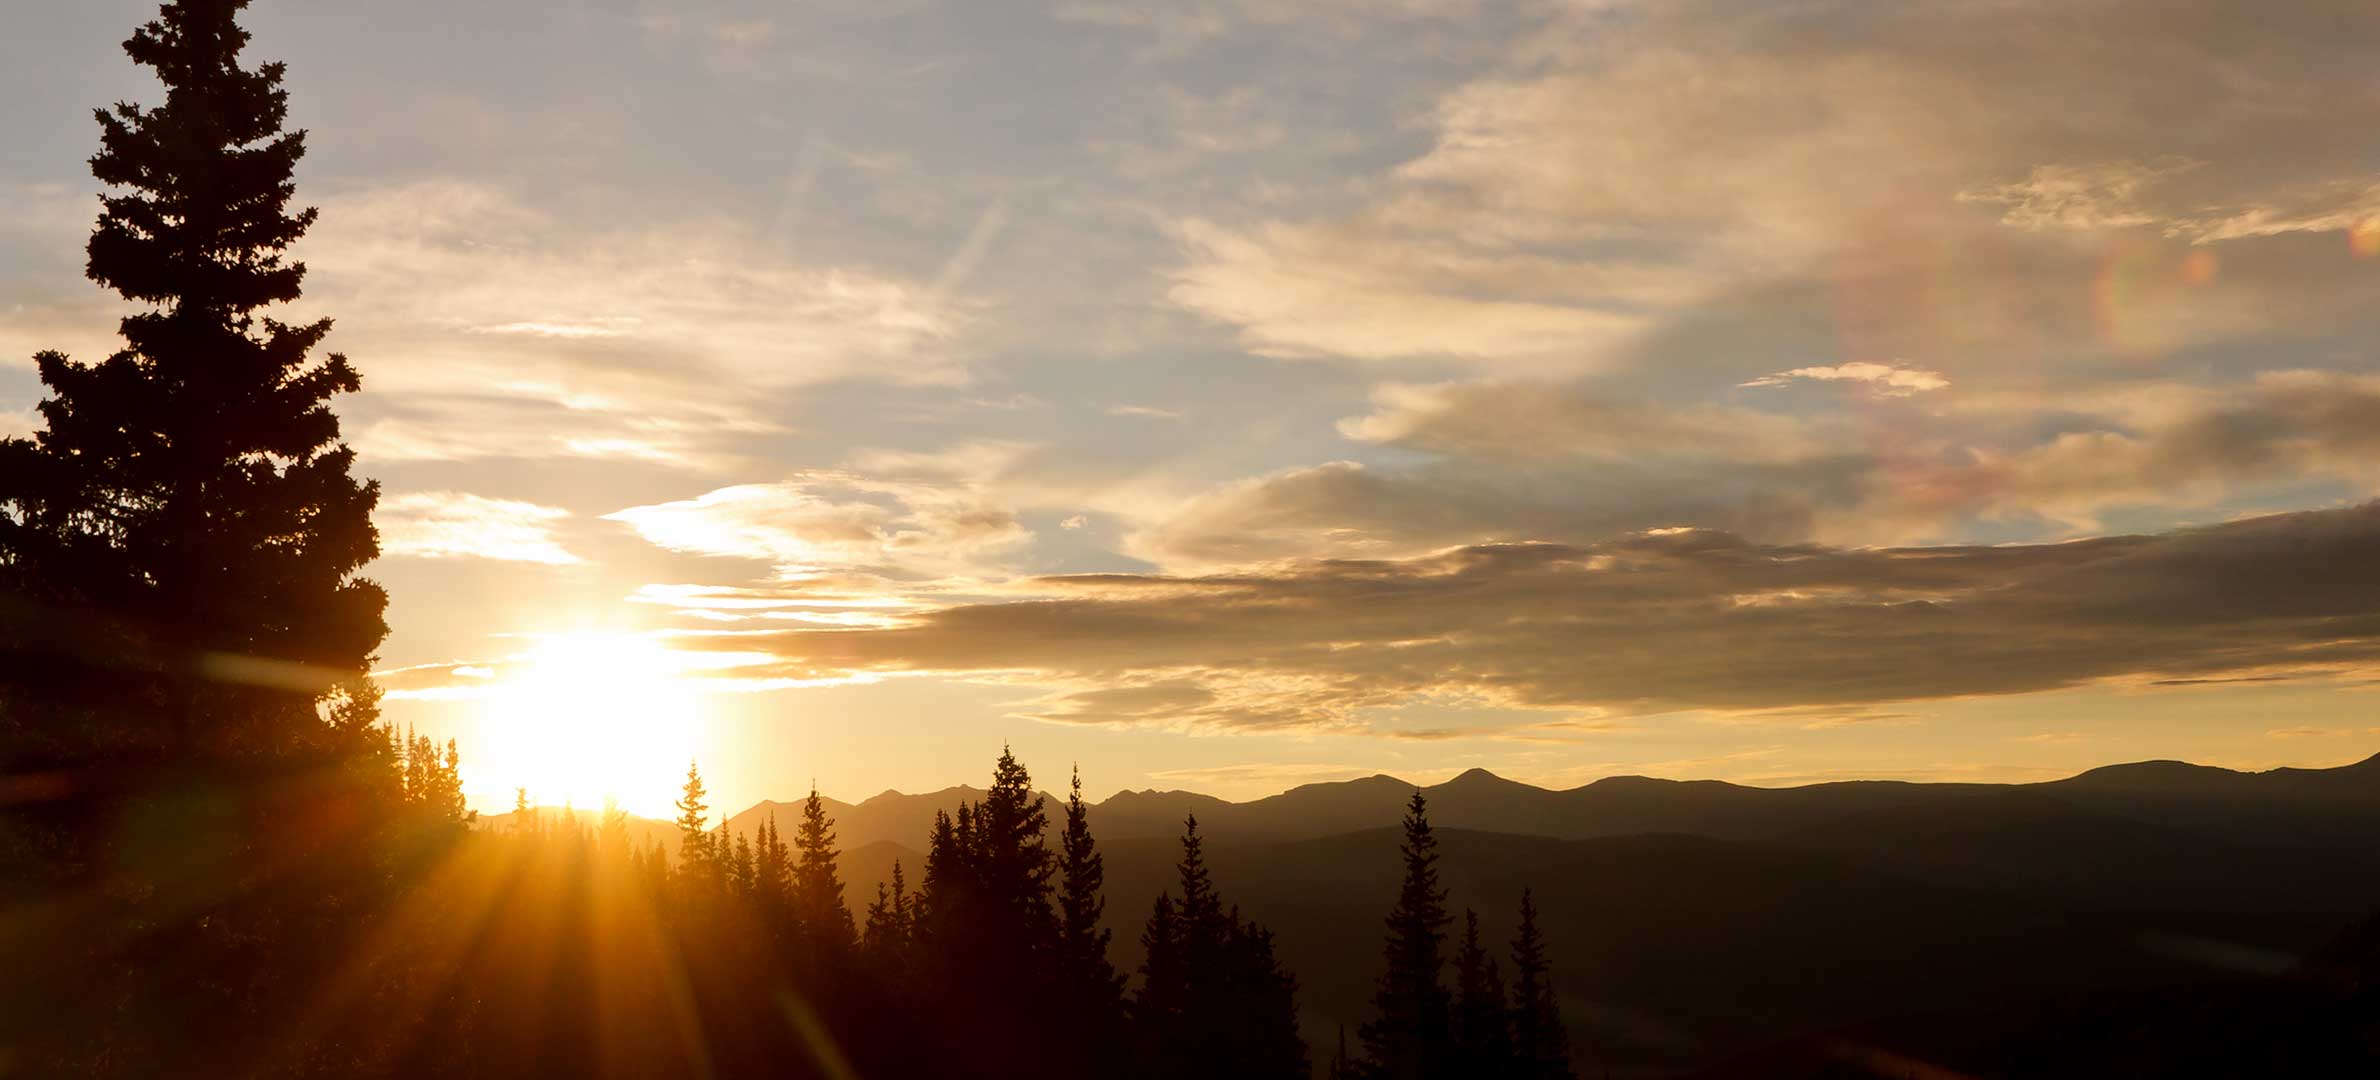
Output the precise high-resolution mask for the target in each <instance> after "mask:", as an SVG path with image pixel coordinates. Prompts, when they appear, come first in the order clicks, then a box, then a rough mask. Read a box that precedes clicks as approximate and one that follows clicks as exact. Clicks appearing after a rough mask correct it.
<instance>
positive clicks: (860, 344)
mask: <svg viewBox="0 0 2380 1080" xmlns="http://www.w3.org/2000/svg"><path fill="white" fill-rule="evenodd" d="M589 220H611V219H607V218H605V217H603V216H602V215H600V214H599V213H594V212H590V211H589V210H588V209H587V208H580V212H579V213H578V214H576V215H575V216H573V215H565V214H563V213H560V212H558V211H556V210H551V209H548V208H546V207H544V206H542V205H538V204H533V203H531V202H529V201H527V200H525V199H522V198H520V197H518V196H517V195H515V194H514V193H512V192H511V191H509V190H507V189H504V188H501V187H497V186H493V185H488V184H480V183H468V182H463V181H456V180H435V181H422V182H418V183H413V184H408V185H403V186H396V187H374V188H367V189H361V190H356V191H352V192H347V193H342V194H337V195H334V196H333V197H330V198H328V199H325V200H324V201H323V204H322V220H321V224H320V225H318V226H317V227H316V229H315V230H314V232H313V234H312V235H311V236H309V237H308V238H307V240H306V242H305V247H304V251H303V254H304V256H305V257H306V259H307V260H308V263H309V265H311V266H313V267H315V272H314V274H313V275H312V276H311V277H310V278H309V280H308V282H307V299H306V307H307V308H308V309H316V308H318V309H319V310H322V311H326V312H330V313H333V314H336V315H337V316H338V318H339V324H338V335H337V341H336V342H335V345H336V346H337V347H339V348H341V349H344V350H346V351H347V352H349V353H351V354H352V355H353V356H354V358H355V360H356V362H357V364H358V366H359V367H360V368H361V369H362V371H363V373H364V384H365V393H364V395H363V396H362V397H361V398H359V399H358V401H357V403H356V404H355V405H354V406H353V407H352V410H351V425H352V426H351V430H352V431H353V432H354V435H355V438H354V442H355V444H356V446H357V448H358V450H359V451H360V452H361V453H362V455H363V456H364V459H365V462H366V465H367V466H369V465H370V463H371V462H372V461H375V460H381V461H462V460H474V459H481V458H617V459H629V460H639V461H645V462H650V463H655V464H663V465H670V466H675V467H694V468H713V467H720V466H722V465H724V464H727V463H729V462H731V461H732V458H731V457H730V456H728V455H727V454H726V453H725V452H724V449H723V448H724V447H725V446H726V445H727V444H729V443H730V442H731V441H732V440H733V439H735V438H737V437H739V436H749V435H755V434H763V433H767V432H771V431H774V430H776V428H777V425H776V424H775V422H774V421H773V420H772V419H771V418H770V416H769V412H770V410H769V409H768V408H767V405H768V403H769V402H771V401H772V400H773V399H774V398H775V397H777V396H778V395H781V394H783V393H785V392H787V391H789V390H793V389H797V388H801V387H805V386H810V385H814V384H817V383H820V382H825V381H829V380H836V379H852V378H860V379H869V380H873V381H881V382H889V383H896V384H906V385H946V384H953V383H956V382H959V381H961V380H963V378H964V377H965V374H964V369H963V368H962V366H961V365H960V363H959V362H958V361H957V360H956V359H954V358H953V357H952V356H951V354H950V351H949V349H948V348H947V347H946V346H947V343H948V342H949V341H950V339H951V338H952V336H953V335H954V334H955V333H956V331H957V329H958V327H959V326H960V325H961V324H962V322H963V315H962V301H960V300H958V299H956V298H952V297H945V296H941V295H938V294H936V293H935V292H934V290H933V289H932V288H931V287H930V286H929V285H926V284H920V283H917V282H912V281H906V280H902V279H898V278H894V277H888V276H884V275H879V274H874V273H871V272H868V271H866V270H864V269H859V268H855V267H848V266H833V265H815V264H808V263H802V262H797V261H794V260H791V259H788V258H786V257H785V256H784V255H782V254H780V253H778V252H775V251H772V250H769V249H768V248H766V247H765V246H763V245H761V244H760V243H758V242H757V240H758V238H757V237H756V236H755V235H754V234H753V232H752V230H751V229H750V228H749V227H748V226H746V225H745V224H744V223H740V222H734V221H729V220H724V219H718V218H710V217H704V216H700V215H692V214H689V215H681V216H678V217H674V218H664V219H659V220H655V219H653V218H650V217H645V218H641V219H632V220H640V221H642V222H643V223H641V224H637V225H598V226H595V227H588V226H587V225H586V224H585V223H586V222H587V221H589Z"/></svg>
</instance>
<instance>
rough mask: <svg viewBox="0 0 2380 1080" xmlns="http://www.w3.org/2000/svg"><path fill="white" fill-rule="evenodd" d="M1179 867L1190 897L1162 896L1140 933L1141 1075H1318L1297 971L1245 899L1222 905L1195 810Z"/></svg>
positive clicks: (1137, 1021)
mask: <svg viewBox="0 0 2380 1080" xmlns="http://www.w3.org/2000/svg"><path fill="white" fill-rule="evenodd" d="M1174 874H1175V877H1176V879H1177V882H1178V884H1179V885H1180V887H1181V891H1182V899H1181V900H1180V901H1176V900H1174V899H1173V897H1172V896H1171V894H1165V895H1160V896H1159V897H1158V898H1157V901H1156V903H1155V905H1154V906H1153V907H1152V908H1151V910H1150V913H1149V921H1148V924H1147V926H1146V927H1145V928H1144V929H1143V930H1142V932H1141V946H1142V949H1143V951H1144V956H1145V959H1144V960H1143V962H1142V965H1141V986H1140V989H1139V991H1138V992H1137V993H1136V994H1135V995H1134V998H1133V1008H1132V1022H1133V1041H1134V1053H1135V1062H1134V1066H1135V1067H1134V1075H1135V1076H1142V1077H1155V1078H1163V1080H1173V1078H1179V1080H1189V1078H1192V1077H1209V1076H1233V1077H1251V1078H1273V1077H1278V1078H1282V1080H1289V1078H1299V1080H1303V1078H1306V1077H1308V1076H1310V1074H1311V1072H1312V1068H1311V1066H1310V1064H1309V1063H1308V1061H1307V1057H1306V1044H1305V1040H1304V1039H1303V1038H1302V1037H1301V1036H1300V1035H1299V1034H1298V1027H1297V1001H1296V998H1297V980H1296V979H1294V978H1292V977H1291V976H1290V975H1289V974H1288V972H1286V971H1284V970H1283V969H1282V968H1281V966H1280V963H1279V961H1278V959H1277V957H1276V956H1275V955H1274V950H1273V935H1272V932H1271V931H1269V930H1266V929H1264V928H1262V927H1259V926H1255V925H1253V924H1251V923H1248V922H1247V921H1245V920H1243V919H1241V918H1240V913H1239V909H1238V908H1233V909H1231V910H1229V911H1225V910H1224V909H1223V906H1222V900H1221V897H1220V896H1218V895H1217V893H1216V891H1215V887H1214V878H1213V876H1212V875H1211V874H1210V873H1209V872H1208V870H1207V866H1206V849H1205V843H1204V841H1202V840H1201V839H1200V838H1199V835H1198V818H1197V816H1196V815H1187V816H1185V817H1184V818H1183V821H1182V858H1181V861H1180V862H1178V863H1176V864H1175V866H1174Z"/></svg>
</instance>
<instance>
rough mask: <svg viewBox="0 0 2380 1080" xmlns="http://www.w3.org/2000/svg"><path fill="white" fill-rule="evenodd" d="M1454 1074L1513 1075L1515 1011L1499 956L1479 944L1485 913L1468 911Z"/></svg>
mask: <svg viewBox="0 0 2380 1080" xmlns="http://www.w3.org/2000/svg"><path fill="white" fill-rule="evenodd" d="M1454 994H1455V997H1454V1031H1453V1049H1452V1057H1451V1059H1450V1063H1451V1065H1452V1069H1451V1073H1452V1075H1455V1076H1461V1077H1476V1078H1478V1080H1504V1078H1507V1077H1510V1076H1512V1075H1513V1072H1514V1066H1515V1059H1514V1057H1513V1053H1512V1012H1511V1009H1510V1006H1509V1003H1508V1002H1507V1001H1506V1000H1505V997H1504V976H1503V974H1502V973H1501V972H1499V971H1498V970H1497V969H1496V958H1495V957H1494V956H1492V955H1490V954H1489V953H1488V951H1487V950H1486V948H1484V947H1482V946H1481V945H1480V942H1479V913H1478V912H1476V911H1473V910H1471V909H1469V908H1465V909H1463V941H1462V944H1461V945H1459V946H1457V947H1456V948H1455V953H1454Z"/></svg>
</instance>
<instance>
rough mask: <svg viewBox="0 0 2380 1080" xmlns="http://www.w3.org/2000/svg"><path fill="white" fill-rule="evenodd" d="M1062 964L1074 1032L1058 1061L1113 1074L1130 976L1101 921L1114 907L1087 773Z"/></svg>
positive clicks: (1076, 788)
mask: <svg viewBox="0 0 2380 1080" xmlns="http://www.w3.org/2000/svg"><path fill="white" fill-rule="evenodd" d="M1058 872H1059V876H1060V882H1061V884H1060V888H1059V890H1058V913H1059V923H1060V925H1059V928H1058V933H1059V940H1058V958H1057V960H1058V963H1059V965H1060V967H1061V970H1060V972H1059V980H1060V983H1061V986H1060V1001H1061V1002H1062V1007H1064V1008H1065V1009H1067V1010H1068V1011H1069V1012H1070V1013H1071V1014H1072V1016H1071V1018H1070V1020H1071V1024H1070V1026H1071V1027H1072V1028H1073V1033H1072V1036H1071V1037H1070V1038H1069V1039H1067V1040H1065V1041H1064V1042H1061V1043H1060V1044H1059V1046H1058V1048H1057V1050H1058V1054H1059V1060H1058V1061H1056V1062H1053V1063H1052V1064H1053V1068H1054V1070H1055V1071H1056V1072H1057V1073H1058V1074H1059V1075H1064V1076H1081V1077H1093V1076H1110V1075H1114V1073H1115V1072H1116V1070H1117V1069H1118V1068H1120V1067H1121V1066H1122V1064H1123V1062H1122V1060H1121V1058H1122V1054H1123V1041H1124V1030H1123V1024H1124V977H1123V976H1122V975H1120V974H1118V973H1117V972H1116V968H1115V965H1114V964H1112V963H1109V962H1108V958H1107V945H1108V941H1109V939H1110V938H1111V937H1112V936H1113V934H1112V932H1111V931H1109V930H1107V929H1105V928H1103V927H1101V926H1100V925H1099V921H1100V916H1101V915H1102V914H1104V913H1105V911H1106V910H1107V900H1106V898H1105V897H1103V896H1102V895H1101V892H1100V890H1101V889H1102V888H1103V887H1104V885H1105V884H1106V879H1107V871H1106V862H1105V860H1104V859H1102V858H1101V857H1100V855H1099V850H1098V847H1097V845H1096V844H1095V843H1094V842H1093V841H1092V839H1091V820H1090V807H1089V806H1088V805H1087V804H1086V803H1084V802H1083V774H1082V769H1080V768H1079V767H1078V768H1076V769H1075V770H1074V775H1073V778H1072V780H1070V781H1069V783H1068V785H1067V795H1066V830H1065V833H1064V834H1063V836H1062V837H1061V840H1060V843H1059V856H1058Z"/></svg>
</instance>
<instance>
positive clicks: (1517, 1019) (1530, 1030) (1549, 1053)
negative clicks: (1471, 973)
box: [1512, 889, 1573, 1080]
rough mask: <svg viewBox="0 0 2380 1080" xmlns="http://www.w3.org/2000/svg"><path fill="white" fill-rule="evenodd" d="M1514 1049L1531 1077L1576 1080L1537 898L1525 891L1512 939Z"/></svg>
mask: <svg viewBox="0 0 2380 1080" xmlns="http://www.w3.org/2000/svg"><path fill="white" fill-rule="evenodd" d="M1512 968H1513V973H1512V1052H1513V1057H1514V1059H1515V1070H1516V1075H1518V1076H1521V1077H1525V1078H1526V1080H1570V1078H1571V1076H1572V1075H1573V1074H1572V1073H1571V1070H1570V1040H1569V1037H1568V1036H1567V1035H1566V1034H1564V1033H1563V1030H1562V1011H1561V1009H1560V1008H1559V1007H1558V1006H1557V1005H1556V1004H1555V1002H1554V982H1553V974H1552V970H1551V969H1552V962H1551V961H1550V960H1548V959H1547V957H1546V951H1545V936H1544V934H1543V933H1541V932H1540V931H1539V930H1538V929H1537V898H1536V896H1535V895H1534V894H1533V893H1532V892H1531V890H1528V889H1522V890H1521V924H1520V928H1519V929H1518V930H1516V931H1515V932H1514V934H1513V939H1512Z"/></svg>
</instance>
